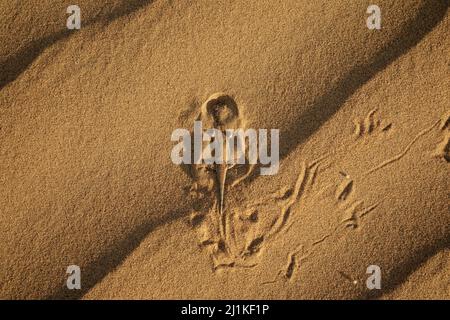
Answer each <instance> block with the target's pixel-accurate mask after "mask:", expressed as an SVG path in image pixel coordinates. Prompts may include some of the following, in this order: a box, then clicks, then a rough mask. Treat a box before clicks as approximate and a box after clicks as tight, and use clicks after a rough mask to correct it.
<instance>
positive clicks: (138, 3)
mask: <svg viewBox="0 0 450 320" xmlns="http://www.w3.org/2000/svg"><path fill="white" fill-rule="evenodd" d="M153 2H154V0H129V1H123V3H122V5H120V6H119V7H117V8H116V9H114V10H113V11H112V12H111V13H110V14H109V15H108V16H106V17H102V18H100V19H97V18H92V19H90V20H86V21H84V20H83V26H90V25H92V24H95V23H97V22H100V21H103V22H106V23H107V24H109V23H111V22H113V21H114V20H116V19H119V18H121V17H123V16H127V15H129V14H131V13H133V12H135V11H138V10H139V9H141V8H143V7H145V6H147V5H151V4H152V3H153ZM72 34H73V32H72V31H70V30H67V29H63V30H61V31H59V32H57V33H54V34H52V35H49V36H46V37H42V38H40V39H37V40H34V41H32V42H31V43H29V44H28V45H27V46H25V47H24V48H22V49H21V50H19V51H18V52H17V53H16V54H15V55H14V56H12V57H10V58H8V59H6V60H5V61H4V62H2V63H1V64H0V70H2V72H1V73H0V90H1V89H3V88H4V87H5V86H6V85H7V84H8V83H10V82H13V81H14V80H16V79H17V78H18V77H19V76H20V75H21V74H22V73H23V72H24V71H25V70H26V69H27V68H28V67H29V66H30V65H31V64H32V63H33V61H34V60H35V59H36V58H37V57H38V56H39V55H40V54H41V53H42V52H43V51H44V50H45V49H46V48H48V47H50V46H52V45H53V44H55V43H56V42H58V41H61V40H63V39H66V38H68V37H70V36H71V35H72Z"/></svg>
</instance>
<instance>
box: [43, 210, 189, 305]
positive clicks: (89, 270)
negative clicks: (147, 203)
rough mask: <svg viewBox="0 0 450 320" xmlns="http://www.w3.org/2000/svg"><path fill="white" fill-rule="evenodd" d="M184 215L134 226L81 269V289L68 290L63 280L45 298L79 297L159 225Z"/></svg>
mask: <svg viewBox="0 0 450 320" xmlns="http://www.w3.org/2000/svg"><path fill="white" fill-rule="evenodd" d="M185 215H186V213H185V212H172V213H171V214H170V215H168V216H167V217H164V218H163V219H161V220H159V221H151V222H148V223H145V224H143V225H141V226H138V227H136V228H135V229H134V230H132V231H130V232H129V233H128V234H125V235H123V238H122V239H121V240H119V241H117V243H116V244H114V246H113V248H110V249H109V250H105V252H104V253H103V254H102V255H101V256H100V258H99V259H97V260H96V261H93V262H92V263H90V264H89V265H88V266H85V267H82V270H81V289H80V290H69V289H67V287H66V283H65V281H64V282H62V283H61V287H60V288H59V289H56V290H55V292H54V293H53V294H51V295H49V296H47V297H46V298H44V299H46V300H76V299H81V298H82V297H83V296H84V295H85V294H86V293H88V292H89V291H90V290H91V289H92V288H93V287H94V286H95V285H96V284H97V283H99V282H100V281H101V280H102V279H103V278H104V277H105V276H106V275H108V274H109V273H110V272H112V271H114V270H115V269H116V268H117V267H118V266H119V265H120V264H121V263H122V262H123V261H125V259H126V258H127V257H128V256H129V255H130V254H131V253H132V252H133V251H134V250H135V249H136V248H137V247H138V246H139V245H140V244H141V242H142V241H143V240H144V239H145V238H146V237H147V236H148V235H149V234H150V233H151V232H153V231H155V230H156V229H158V228H159V227H161V226H163V225H165V224H167V223H170V222H172V221H175V220H177V219H180V218H182V217H184V216H185ZM63 271H64V272H65V270H63Z"/></svg>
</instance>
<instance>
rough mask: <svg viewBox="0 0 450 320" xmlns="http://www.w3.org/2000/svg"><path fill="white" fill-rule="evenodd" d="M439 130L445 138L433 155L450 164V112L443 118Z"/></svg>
mask: <svg viewBox="0 0 450 320" xmlns="http://www.w3.org/2000/svg"><path fill="white" fill-rule="evenodd" d="M439 129H440V130H441V131H443V135H444V137H443V140H442V142H441V143H439V144H438V145H437V147H436V150H435V152H434V153H433V155H434V156H435V157H436V158H442V159H444V160H445V161H447V162H450V112H447V114H445V115H444V116H443V117H442V119H441V125H440V126H439Z"/></svg>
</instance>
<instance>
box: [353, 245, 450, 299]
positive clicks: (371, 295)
mask: <svg viewBox="0 0 450 320" xmlns="http://www.w3.org/2000/svg"><path fill="white" fill-rule="evenodd" d="M446 248H450V239H443V240H441V241H439V242H438V243H437V244H436V243H435V244H430V245H427V246H426V247H424V248H422V249H420V250H419V251H417V252H416V253H415V255H414V256H415V257H417V258H416V259H414V260H413V261H408V262H404V263H401V264H398V265H396V266H395V268H394V269H392V271H391V273H390V275H391V277H389V278H387V277H383V275H382V278H381V290H370V291H368V292H367V293H365V294H363V295H362V296H361V297H360V298H359V299H366V300H367V299H379V298H380V297H381V296H382V295H384V294H387V293H391V292H393V291H394V290H395V289H396V288H397V287H399V286H400V285H401V284H402V283H405V281H406V280H407V279H408V277H409V276H410V275H411V274H412V273H413V272H414V271H416V270H417V268H418V267H419V266H421V265H422V264H424V263H426V262H427V261H428V260H429V259H430V258H432V257H433V256H434V255H435V254H437V253H438V252H439V251H441V250H444V249H446ZM392 275H394V276H392ZM385 288H386V289H385Z"/></svg>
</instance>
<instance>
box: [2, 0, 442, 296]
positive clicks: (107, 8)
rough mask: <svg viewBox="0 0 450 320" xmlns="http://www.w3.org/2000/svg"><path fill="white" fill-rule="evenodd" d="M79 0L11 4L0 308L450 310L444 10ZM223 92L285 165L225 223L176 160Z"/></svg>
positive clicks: (422, 4)
mask: <svg viewBox="0 0 450 320" xmlns="http://www.w3.org/2000/svg"><path fill="white" fill-rule="evenodd" d="M69 4H72V3H67V2H66V1H57V4H55V1H52V2H50V1H42V2H41V4H39V5H38V6H31V5H30V4H20V5H10V4H2V5H0V12H1V17H2V18H4V19H3V20H5V21H7V23H6V25H7V28H5V29H3V30H1V31H0V37H1V42H2V44H3V43H4V44H5V45H2V48H1V51H0V62H1V63H0V66H1V70H2V72H1V78H0V87H1V89H0V110H1V112H0V144H1V153H0V159H1V162H0V163H1V164H2V169H1V173H2V175H1V179H2V183H1V184H0V201H1V206H0V208H1V219H2V221H1V222H2V223H1V224H0V231H1V233H0V234H1V235H2V239H3V241H2V242H1V244H0V248H1V250H0V254H1V259H0V297H1V298H6V299H18V298H26V299H49V298H50V299H51V298H84V299H105V298H116V299H117V298H144V299H154V298H156V299H161V298H162V299H170V298H201V299H212V298H219V299H221V298H234V299H237V298H239V299H240V298H244V299H246V298H251V299H253V298H268V299H285V298H286V299H311V298H313V299H366V298H368V299H372V298H385V299H417V298H422V299H433V298H434V299H449V298H450V292H449V286H450V284H449V278H450V277H449V275H450V269H449V263H448V261H449V256H448V252H447V251H448V248H449V245H450V242H449V241H450V210H449V190H450V186H449V180H448V176H449V165H448V162H449V157H450V156H449V153H448V152H449V138H450V133H449V130H450V128H449V120H448V119H449V117H450V108H449V103H448V101H449V98H450V97H449V96H450V94H449V89H448V88H449V84H450V83H449V79H450V77H449V57H450V55H449V53H450V43H449V40H448V35H447V34H448V30H449V16H448V12H447V8H448V1H440V2H437V3H436V2H434V1H408V3H402V4H400V3H398V2H395V1H378V3H377V4H378V5H379V6H380V7H381V8H382V12H383V24H382V30H368V29H367V27H366V25H365V19H366V17H367V14H366V8H367V6H368V5H369V4H370V3H369V2H365V1H334V2H329V1H315V2H306V1H283V2H282V3H276V2H274V1H214V2H211V1H194V2H182V1H154V2H152V1H131V2H129V3H127V4H126V3H125V1H118V0H116V1H107V2H104V4H101V5H99V4H97V3H96V2H95V1H80V2H79V6H80V7H81V8H82V16H83V20H82V21H83V26H82V28H81V30H79V31H68V30H66V29H65V17H66V16H67V14H65V8H66V7H67V6H68V5H69ZM37 17H40V18H39V19H38V18H37ZM30 25H31V26H32V27H31V28H29V27H28V26H30ZM18 39H19V40H18ZM218 92H223V93H224V94H226V95H229V96H230V97H232V99H233V100H234V101H235V103H236V106H237V108H238V110H239V115H238V117H239V119H238V120H239V122H238V123H239V125H240V126H244V127H245V128H256V129H258V128H267V129H271V128H276V129H279V130H280V157H281V162H280V170H279V172H278V174H276V175H273V176H260V175H259V170H253V171H249V170H250V169H251V168H250V167H249V166H247V165H244V166H243V167H239V168H235V169H231V170H230V172H229V177H230V178H229V179H228V180H227V181H225V187H224V191H225V196H224V207H223V215H222V216H221V215H220V213H219V205H218V199H219V197H218V196H217V195H218V191H219V186H218V185H217V180H216V177H215V174H216V173H217V172H214V171H213V172H207V173H205V172H203V171H201V170H200V169H199V168H198V167H196V166H177V165H174V164H173V163H172V162H171V160H170V153H171V149H172V147H173V146H174V143H173V142H172V141H170V136H171V133H172V131H173V130H174V129H176V128H192V126H193V121H194V120H195V119H197V118H198V117H200V118H202V117H204V116H205V115H204V114H202V105H203V104H204V102H205V101H207V99H208V97H210V96H211V95H213V94H215V93H218ZM246 171H248V172H249V174H248V176H246V175H245V172H246ZM238 177H241V178H242V181H239V180H237V178H238ZM232 178H233V179H234V181H236V183H235V184H233V183H232ZM235 178H236V179H235ZM237 182H239V183H237ZM222 218H223V220H222ZM223 226H224V227H223ZM222 227H223V228H222ZM72 264H76V265H79V266H80V267H81V270H82V289H81V290H73V291H71V290H68V289H67V288H66V286H65V281H66V278H67V274H66V268H67V266H69V265H72ZM370 265H378V266H379V267H380V269H381V271H382V288H381V289H380V290H377V289H376V290H369V289H368V288H367V286H366V279H367V278H368V276H369V275H368V274H366V269H367V267H368V266H370Z"/></svg>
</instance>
